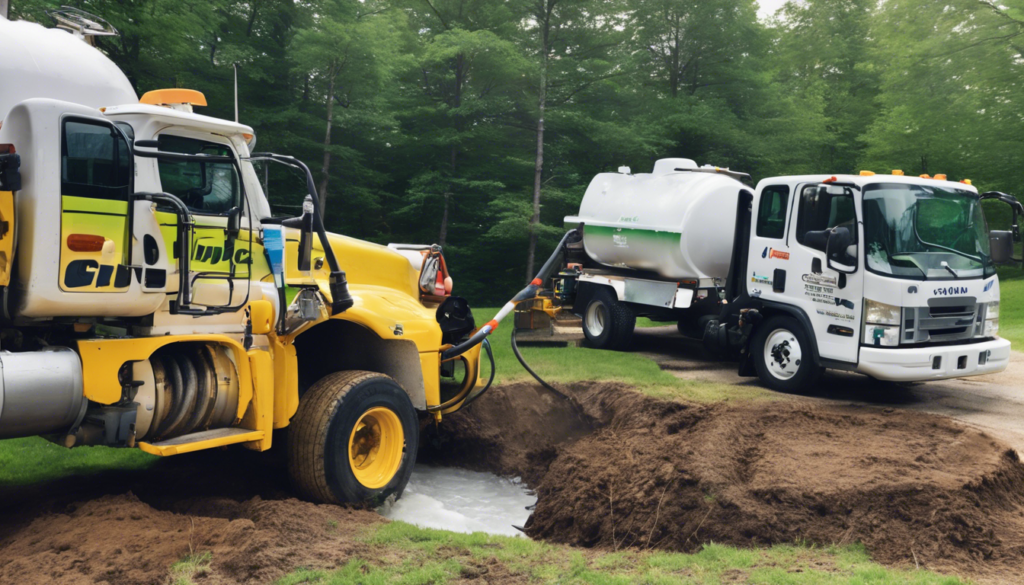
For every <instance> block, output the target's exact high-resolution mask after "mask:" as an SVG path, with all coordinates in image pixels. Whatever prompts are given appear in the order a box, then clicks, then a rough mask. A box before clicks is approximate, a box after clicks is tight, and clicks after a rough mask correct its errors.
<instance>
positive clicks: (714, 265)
mask: <svg viewBox="0 0 1024 585" xmlns="http://www.w3.org/2000/svg"><path fill="white" fill-rule="evenodd" d="M744 188H746V187H745V185H743V183H741V182H739V181H738V180H736V179H734V178H732V177H730V176H728V175H724V174H719V173H716V172H714V168H713V167H712V168H700V167H698V166H697V164H696V163H695V162H694V161H692V160H690V159H662V160H659V161H658V162H657V163H655V165H654V171H653V172H651V173H650V174H646V173H642V174H636V175H632V174H628V173H601V174H599V175H597V176H596V177H594V179H593V180H592V181H591V182H590V186H589V187H587V191H586V193H585V194H584V196H583V202H582V203H581V204H580V212H579V215H575V216H569V217H566V218H565V223H566V225H576V224H580V223H582V224H583V225H584V228H583V245H584V248H585V249H586V252H587V255H588V256H589V257H590V258H591V259H593V260H594V261H596V262H598V263H600V264H604V265H605V266H609V267H615V268H628V269H634V270H643V271H650V272H654V273H656V274H658V275H660V276H662V277H664V278H669V279H702V278H721V279H724V278H725V277H726V276H727V275H728V272H729V264H730V261H731V258H732V247H733V241H734V240H733V238H734V235H735V231H736V205H737V202H738V200H739V193H740V191H741V190H742V189H744Z"/></svg>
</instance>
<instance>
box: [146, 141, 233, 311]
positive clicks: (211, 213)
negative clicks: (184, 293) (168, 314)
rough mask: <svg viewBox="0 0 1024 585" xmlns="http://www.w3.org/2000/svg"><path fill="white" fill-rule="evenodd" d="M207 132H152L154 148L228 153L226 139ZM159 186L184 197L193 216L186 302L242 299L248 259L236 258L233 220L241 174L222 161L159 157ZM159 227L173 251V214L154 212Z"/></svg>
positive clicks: (224, 303)
mask: <svg viewBox="0 0 1024 585" xmlns="http://www.w3.org/2000/svg"><path fill="white" fill-rule="evenodd" d="M216 138H219V137H214V136H210V135H203V136H201V137H200V136H199V135H195V134H194V133H192V132H188V131H185V130H180V131H179V130H170V131H166V132H164V133H161V134H160V135H159V136H158V139H157V140H158V143H159V150H160V151H162V152H176V153H183V154H208V155H217V156H231V157H234V156H235V153H234V151H233V150H232V148H231V146H230V144H229V143H228V141H227V140H223V141H215V139H216ZM158 164H159V171H160V184H161V188H162V189H163V190H164V191H165V192H167V193H170V194H172V195H175V196H177V197H178V198H179V199H181V200H182V201H184V202H185V205H186V206H188V208H189V210H190V211H191V212H192V214H193V217H194V221H195V228H194V229H195V233H194V235H193V236H192V245H191V248H192V249H191V250H189V251H188V254H189V255H190V259H191V277H190V278H191V281H192V285H191V286H192V298H191V302H192V303H195V304H198V305H204V306H207V307H229V306H234V305H238V304H240V303H244V302H245V298H246V295H247V292H248V278H249V275H248V269H247V268H246V267H247V266H248V264H241V265H239V264H238V263H237V261H236V257H235V256H236V251H237V249H236V243H237V241H238V231H237V228H236V227H235V226H237V225H238V224H237V221H238V219H239V217H240V214H241V213H242V209H243V206H242V197H241V179H240V177H239V174H238V169H237V168H236V166H235V165H233V164H229V163H223V162H196V161H187V162H184V161H181V162H179V161H165V160H161V161H159V163H158ZM160 218H161V219H160V226H161V230H162V231H163V234H164V240H165V242H166V243H167V248H168V249H169V250H174V254H175V258H177V254H178V253H179V251H178V250H177V249H176V246H175V245H174V242H175V240H176V237H177V234H176V225H177V219H176V218H175V216H174V214H173V213H170V212H165V213H161V214H160Z"/></svg>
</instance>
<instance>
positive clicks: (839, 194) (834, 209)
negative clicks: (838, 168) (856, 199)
mask: <svg viewBox="0 0 1024 585" xmlns="http://www.w3.org/2000/svg"><path fill="white" fill-rule="evenodd" d="M834 227H845V228H847V229H849V230H850V235H851V236H852V237H853V241H852V244H856V243H857V211H856V209H855V207H854V205H853V191H852V190H851V189H850V188H849V187H843V186H829V185H808V186H806V187H804V188H803V189H802V190H801V192H800V208H799V211H798V213H797V224H796V241H798V242H800V243H801V244H803V245H805V246H809V247H811V248H815V249H820V250H822V251H824V248H823V242H824V240H822V239H821V238H815V237H813V236H812V237H811V238H808V237H807V236H808V233H813V232H822V231H824V230H828V229H832V228H834ZM825 239H827V238H825Z"/></svg>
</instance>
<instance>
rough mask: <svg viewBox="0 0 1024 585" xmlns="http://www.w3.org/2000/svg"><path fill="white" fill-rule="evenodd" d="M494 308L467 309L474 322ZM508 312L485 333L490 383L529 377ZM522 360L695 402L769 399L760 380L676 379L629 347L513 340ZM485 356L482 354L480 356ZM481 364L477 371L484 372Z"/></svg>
mask: <svg viewBox="0 0 1024 585" xmlns="http://www.w3.org/2000/svg"><path fill="white" fill-rule="evenodd" d="M497 312H498V309H495V308H477V309H473V317H474V318H475V319H476V322H477V323H478V324H480V323H486V322H487V321H489V320H490V319H491V318H492V317H493V316H494V314H495V313H497ZM512 323H513V317H512V315H509V316H508V317H506V318H505V320H504V321H502V323H501V326H500V327H499V328H498V331H497V332H495V333H494V334H493V335H491V337H490V340H491V344H492V346H493V347H494V362H495V365H496V366H497V370H498V373H497V375H496V376H495V383H496V384H497V383H502V382H513V381H520V380H532V378H531V377H530V374H529V372H527V371H526V370H524V369H523V367H522V366H521V365H520V364H519V360H517V359H516V356H515V354H513V353H512V344H511V341H510V338H509V335H510V334H511V328H512ZM519 350H520V351H521V352H522V354H523V357H524V358H526V363H528V364H530V367H531V368H533V370H534V371H535V372H537V374H538V375H540V377H542V378H544V379H545V380H547V381H549V382H576V381H580V380H606V381H607V380H614V381H618V382H625V383H627V384H631V385H633V386H636V387H637V388H638V389H639V390H640V391H641V392H643V393H645V394H649V395H651V396H655V397H658V398H665V399H673V398H675V399H685V400H695V401H700V402H713V401H718V400H735V399H758V398H763V399H769V398H772V397H773V396H774V395H773V394H771V393H769V392H768V391H767V390H764V389H763V388H761V387H760V386H756V385H751V386H733V385H730V384H720V383H712V382H698V381H694V380H680V379H679V378H676V377H675V376H673V375H672V374H671V373H670V372H666V371H664V370H662V369H661V368H660V367H658V364H656V363H654V362H653V361H652V360H650V359H649V358H646V357H644V356H642V355H639V354H635V353H623V352H618V351H603V350H596V349H589V348H584V347H523V346H522V345H520V346H519ZM486 359H487V358H486V356H484V360H485V361H486ZM489 368H490V366H489V365H484V371H483V376H485V377H486V376H487V375H488V374H489V372H490V369H489Z"/></svg>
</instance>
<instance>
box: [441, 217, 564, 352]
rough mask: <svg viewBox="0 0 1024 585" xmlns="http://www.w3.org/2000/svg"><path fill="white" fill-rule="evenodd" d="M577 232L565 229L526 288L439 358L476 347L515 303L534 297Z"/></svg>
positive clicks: (510, 310)
mask: <svg viewBox="0 0 1024 585" xmlns="http://www.w3.org/2000/svg"><path fill="white" fill-rule="evenodd" d="M577 234H578V232H577V231H576V230H574V229H573V230H569V231H567V232H566V233H565V235H564V236H562V241H560V242H559V243H558V246H556V247H555V251H554V252H553V253H552V254H551V257H550V258H548V260H547V262H545V263H544V266H542V267H541V269H540V272H538V273H537V277H536V278H534V279H533V280H531V281H530V284H528V285H526V288H524V289H523V290H521V291H519V293H518V294H516V296H514V297H512V300H510V301H509V302H507V303H505V306H504V307H502V308H501V310H500V311H498V314H497V315H495V316H494V318H493V319H491V320H490V321H488V322H487V323H486V324H485V325H484V326H483V327H481V328H480V329H479V330H477V332H476V333H474V334H473V335H472V337H470V338H469V339H467V340H466V341H463V342H462V343H460V344H458V345H453V346H452V347H449V348H448V349H446V350H444V351H443V352H442V353H441V360H442V361H444V360H450V359H452V358H455V357H458V356H460V355H462V354H464V353H466V352H467V351H469V349H470V348H472V347H476V346H477V345H479V344H480V343H482V342H483V340H484V339H486V338H487V336H489V335H490V334H491V333H494V331H495V330H496V329H498V324H499V323H501V320H502V319H504V318H505V317H507V316H508V314H509V313H511V312H512V310H513V309H515V308H516V305H518V304H519V303H521V302H523V301H530V300H533V299H534V298H536V297H537V291H538V290H540V287H541V286H542V285H543V284H544V281H545V280H547V279H548V277H549V276H551V272H552V271H553V270H554V268H555V266H556V265H557V263H558V256H559V255H560V254H561V253H562V250H564V249H565V245H566V244H567V243H568V242H569V240H570V239H572V238H574V237H576V235H577ZM520 361H522V360H520Z"/></svg>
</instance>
